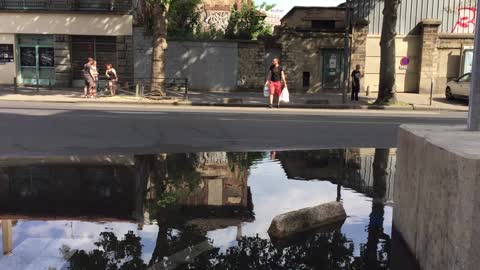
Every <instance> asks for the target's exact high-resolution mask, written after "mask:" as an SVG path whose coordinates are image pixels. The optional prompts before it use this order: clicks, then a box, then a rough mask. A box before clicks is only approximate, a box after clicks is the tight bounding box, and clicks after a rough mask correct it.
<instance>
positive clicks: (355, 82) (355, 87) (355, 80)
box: [352, 65, 363, 101]
mask: <svg viewBox="0 0 480 270" xmlns="http://www.w3.org/2000/svg"><path fill="white" fill-rule="evenodd" d="M360 68H361V67H360V65H357V66H356V68H355V70H354V71H353V72H352V101H354V100H355V101H358V93H360V79H361V78H362V77H363V75H362V73H361V72H360Z"/></svg>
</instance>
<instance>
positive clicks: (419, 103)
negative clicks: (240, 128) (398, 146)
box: [0, 87, 468, 112]
mask: <svg viewBox="0 0 480 270" xmlns="http://www.w3.org/2000/svg"><path fill="white" fill-rule="evenodd" d="M82 94H83V93H82V92H80V91H79V90H76V91H75V90H72V89H53V90H47V89H40V91H38V92H37V91H36V89H27V88H23V89H19V90H18V93H14V92H13V91H12V90H11V89H8V88H5V87H3V88H0V101H20V102H55V103H109V104H145V105H155V104H158V105H184V106H188V105H189V106H238V107H266V105H267V99H266V98H265V97H263V93H250V92H248V93H243V92H242V93H226V92H196V91H191V92H190V93H189V97H188V101H184V100H183V99H182V98H181V97H180V96H179V97H178V98H170V99H166V100H152V99H148V98H140V97H135V96H133V95H125V94H122V95H118V96H115V97H109V96H100V97H98V98H93V99H92V98H83V97H82ZM397 96H398V100H399V101H400V103H401V104H402V105H397V106H373V105H370V104H371V103H373V102H374V101H375V97H376V93H373V94H371V95H370V96H369V97H367V96H365V93H361V95H360V101H358V102H352V101H350V97H349V96H348V97H347V103H346V104H343V102H342V94H338V93H321V94H301V95H300V94H292V95H291V97H290V100H291V102H290V103H288V104H282V107H284V108H312V109H378V110H422V111H431V110H432V111H435V110H444V111H460V112H466V111H468V106H467V104H466V102H463V101H447V100H446V99H445V97H444V96H443V95H435V96H434V99H433V103H432V105H431V106H430V105H429V104H430V96H429V95H421V94H405V93H399V94H398V95H397Z"/></svg>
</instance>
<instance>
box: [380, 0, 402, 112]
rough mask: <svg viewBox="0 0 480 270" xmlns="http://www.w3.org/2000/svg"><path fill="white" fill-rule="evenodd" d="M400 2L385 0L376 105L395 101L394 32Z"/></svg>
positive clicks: (395, 34) (398, 0)
mask: <svg viewBox="0 0 480 270" xmlns="http://www.w3.org/2000/svg"><path fill="white" fill-rule="evenodd" d="M400 2H401V0H385V8H384V9H383V26H382V27H383V28H382V36H381V38H380V49H381V58H380V70H381V71H382V72H380V82H379V88H378V98H377V100H376V101H375V103H376V104H391V103H395V102H396V101H397V100H396V99H397V98H396V94H395V91H396V90H395V37H396V36H397V33H396V31H395V29H396V27H397V17H398V16H397V14H398V6H399V5H400Z"/></svg>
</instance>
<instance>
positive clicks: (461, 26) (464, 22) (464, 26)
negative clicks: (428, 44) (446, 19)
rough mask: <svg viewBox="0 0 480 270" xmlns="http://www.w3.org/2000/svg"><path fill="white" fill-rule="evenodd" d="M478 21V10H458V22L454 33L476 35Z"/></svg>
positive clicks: (468, 8) (466, 8) (469, 8)
mask: <svg viewBox="0 0 480 270" xmlns="http://www.w3.org/2000/svg"><path fill="white" fill-rule="evenodd" d="M476 19H477V9H476V8H474V7H465V8H459V9H458V21H457V22H456V23H455V25H454V26H453V29H452V33H474V32H475V22H476Z"/></svg>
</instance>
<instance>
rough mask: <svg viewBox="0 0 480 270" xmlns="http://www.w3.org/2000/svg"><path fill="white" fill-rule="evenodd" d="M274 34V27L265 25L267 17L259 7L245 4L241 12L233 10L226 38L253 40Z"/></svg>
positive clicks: (264, 5)
mask: <svg viewBox="0 0 480 270" xmlns="http://www.w3.org/2000/svg"><path fill="white" fill-rule="evenodd" d="M262 6H263V7H266V4H265V3H264V4H262ZM269 8H270V6H269ZM272 32H273V30H272V27H271V26H269V25H267V24H266V23H265V15H264V14H263V13H262V12H260V11H259V10H258V9H257V7H254V6H252V7H248V6H247V5H246V4H244V5H243V8H241V9H240V10H236V9H232V11H231V15H230V21H229V22H228V26H227V29H226V30H225V38H227V39H246V40H252V39H258V38H261V37H265V36H270V35H271V34H272Z"/></svg>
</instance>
